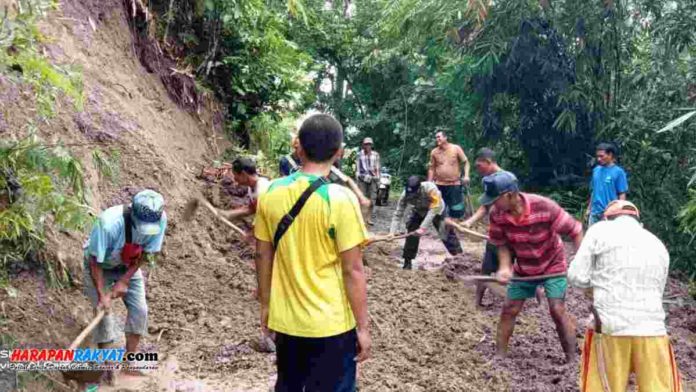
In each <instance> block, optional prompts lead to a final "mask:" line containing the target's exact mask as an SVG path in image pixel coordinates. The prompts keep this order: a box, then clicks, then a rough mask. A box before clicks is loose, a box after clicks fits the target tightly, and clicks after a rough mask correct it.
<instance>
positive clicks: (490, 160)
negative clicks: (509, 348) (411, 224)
mask: <svg viewBox="0 0 696 392" xmlns="http://www.w3.org/2000/svg"><path fill="white" fill-rule="evenodd" d="M474 167H475V168H476V171H477V172H478V174H479V175H480V176H481V177H482V179H483V178H486V177H487V176H490V175H492V174H495V173H497V172H499V171H502V170H503V169H501V168H500V166H498V162H497V160H496V158H495V152H494V151H493V150H491V149H490V148H487V147H484V148H481V149H480V150H479V151H478V153H477V154H476V161H475V162H474ZM482 181H483V180H482ZM490 209H491V206H490V205H483V204H482V205H481V206H480V207H479V208H478V210H476V212H475V213H474V215H472V216H471V217H469V219H467V220H465V221H464V222H463V223H462V224H463V225H464V227H467V228H471V226H473V225H474V224H475V223H476V222H478V221H479V220H481V219H482V218H483V217H484V216H486V215H488V213H489V212H490ZM496 271H498V250H497V249H496V247H495V246H494V245H493V244H491V243H489V242H486V250H485V253H484V255H483V262H482V263H481V274H483V275H491V274H494V273H495V272H496ZM485 293H486V285H485V284H477V285H476V306H478V307H483V296H484V294H485Z"/></svg>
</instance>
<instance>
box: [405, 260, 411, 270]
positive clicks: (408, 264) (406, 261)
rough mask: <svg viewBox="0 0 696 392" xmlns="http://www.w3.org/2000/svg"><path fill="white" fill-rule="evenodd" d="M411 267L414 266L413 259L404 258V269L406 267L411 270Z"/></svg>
mask: <svg viewBox="0 0 696 392" xmlns="http://www.w3.org/2000/svg"><path fill="white" fill-rule="evenodd" d="M411 268H413V266H412V265H411V260H410V259H404V269H405V270H410V269H411Z"/></svg>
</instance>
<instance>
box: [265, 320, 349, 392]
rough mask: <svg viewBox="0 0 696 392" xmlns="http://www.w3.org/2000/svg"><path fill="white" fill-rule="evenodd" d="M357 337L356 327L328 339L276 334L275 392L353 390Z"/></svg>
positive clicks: (346, 391) (344, 391) (339, 391)
mask: <svg viewBox="0 0 696 392" xmlns="http://www.w3.org/2000/svg"><path fill="white" fill-rule="evenodd" d="M357 345H358V338H357V333H356V331H355V330H354V329H352V330H350V331H348V332H345V333H342V334H340V335H336V336H329V337H325V338H304V337H297V336H290V335H286V334H283V333H278V332H277V333H276V366H277V367H278V379H277V381H276V385H275V391H276V392H295V391H305V392H322V391H334V392H354V391H355V388H356V374H357V366H356V362H355V359H354V358H355V356H356V355H357V351H358V350H357Z"/></svg>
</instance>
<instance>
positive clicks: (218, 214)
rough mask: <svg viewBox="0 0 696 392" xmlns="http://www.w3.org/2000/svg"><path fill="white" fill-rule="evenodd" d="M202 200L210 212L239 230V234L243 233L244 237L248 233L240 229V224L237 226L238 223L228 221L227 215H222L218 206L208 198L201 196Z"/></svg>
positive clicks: (236, 230)
mask: <svg viewBox="0 0 696 392" xmlns="http://www.w3.org/2000/svg"><path fill="white" fill-rule="evenodd" d="M200 202H201V204H203V205H204V206H205V208H207V209H209V210H210V212H212V213H213V215H215V217H216V218H218V219H219V220H220V221H221V222H222V223H224V224H226V225H227V226H229V227H230V228H231V229H232V230H234V231H235V232H237V234H239V235H241V236H242V237H244V236H245V235H246V232H245V231H244V230H242V229H240V228H239V226H237V225H235V224H234V223H232V222H230V221H228V220H227V219H225V217H223V216H222V215H220V213H219V212H218V210H217V208H215V207H213V205H212V204H210V203H209V202H208V200H206V199H204V198H202V197H201V198H200Z"/></svg>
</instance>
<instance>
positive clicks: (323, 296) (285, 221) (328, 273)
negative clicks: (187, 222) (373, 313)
mask: <svg viewBox="0 0 696 392" xmlns="http://www.w3.org/2000/svg"><path fill="white" fill-rule="evenodd" d="M299 139H300V147H299V149H298V152H299V155H300V158H301V160H302V162H303V166H302V169H301V170H300V171H298V172H296V173H293V174H292V175H290V176H288V177H284V178H280V179H277V180H275V181H273V182H272V183H271V186H270V188H269V189H268V192H266V194H264V195H263V196H261V199H260V200H259V205H258V208H257V212H256V222H255V231H254V233H255V236H256V239H257V245H256V273H257V278H258V285H259V300H260V302H261V327H262V328H263V329H264V330H266V331H268V330H271V331H274V332H275V333H276V365H277V368H278V380H277V382H276V387H275V390H276V391H303V390H304V391H355V379H356V362H361V361H364V360H365V359H367V358H368V357H369V356H370V347H371V341H370V333H369V330H368V326H369V322H368V316H367V284H366V281H365V274H364V270H363V264H362V250H361V245H362V244H363V243H364V242H365V241H366V240H367V231H366V229H365V225H364V223H363V219H362V216H361V212H360V206H359V204H358V201H357V198H356V197H355V195H354V194H353V193H352V192H351V191H350V190H348V189H346V188H345V187H342V186H340V185H336V184H331V183H328V181H327V180H326V179H325V177H326V176H328V175H329V172H330V169H331V165H332V164H333V162H334V161H335V160H336V159H337V158H338V156H339V154H340V148H341V143H342V141H343V129H342V127H341V125H340V124H339V123H338V122H337V121H336V120H335V119H333V118H332V117H331V116H329V115H326V114H317V115H314V116H311V117H310V118H308V119H307V120H306V121H305V122H304V123H303V124H302V127H301V128H300V132H299ZM302 200H304V204H302V202H301V201H302ZM298 201H300V202H299V203H298ZM298 206H299V208H298ZM356 327H357V329H356Z"/></svg>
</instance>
